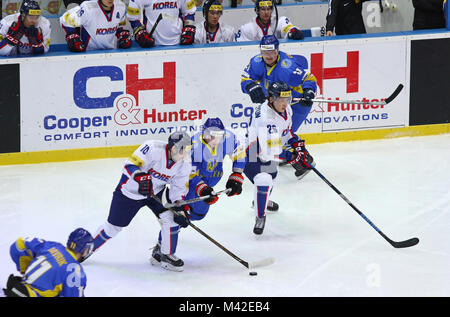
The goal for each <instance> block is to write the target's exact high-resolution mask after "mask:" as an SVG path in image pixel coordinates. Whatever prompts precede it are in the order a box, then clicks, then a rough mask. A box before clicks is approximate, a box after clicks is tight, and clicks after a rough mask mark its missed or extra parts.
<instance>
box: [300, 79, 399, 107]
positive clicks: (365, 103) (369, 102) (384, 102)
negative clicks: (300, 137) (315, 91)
mask: <svg viewBox="0 0 450 317" xmlns="http://www.w3.org/2000/svg"><path fill="white" fill-rule="evenodd" d="M402 89H403V85H402V84H400V85H398V86H397V88H396V89H395V90H394V92H393V93H392V94H391V95H390V96H389V97H387V98H386V99H384V100H382V101H359V100H336V99H335V100H329V99H322V98H320V99H312V100H311V101H313V102H325V103H348V104H352V105H381V106H384V105H387V104H388V103H390V102H392V100H394V99H395V98H396V97H397V96H398V94H399V93H400V92H401V91H402ZM292 100H293V101H304V100H305V99H304V98H292Z"/></svg>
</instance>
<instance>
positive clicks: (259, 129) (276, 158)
mask: <svg viewBox="0 0 450 317" xmlns="http://www.w3.org/2000/svg"><path fill="white" fill-rule="evenodd" d="M268 94H269V97H268V100H267V101H266V102H264V103H263V104H260V105H259V106H257V107H256V109H255V111H254V113H253V116H252V118H251V121H250V124H249V128H248V132H247V133H248V134H247V137H248V144H249V145H248V148H247V158H248V161H247V164H246V165H245V168H244V174H245V175H246V176H247V177H248V179H249V180H250V181H251V182H252V183H253V184H254V186H255V194H254V207H255V211H256V222H255V227H254V228H253V232H254V233H255V234H258V235H260V234H262V233H263V230H264V225H265V222H266V208H267V204H268V202H269V197H270V194H271V192H272V188H273V181H274V179H275V178H276V176H277V172H278V164H279V163H280V162H282V161H284V160H287V162H288V163H289V164H291V165H292V166H294V168H295V167H298V168H311V166H310V165H309V164H308V162H307V160H306V156H307V153H308V152H307V150H306V149H305V146H304V141H303V140H300V139H299V137H298V136H297V135H296V134H294V133H293V132H292V109H291V106H290V105H289V104H290V102H291V100H292V93H291V89H290V88H289V86H288V85H287V84H286V83H284V82H273V83H270V84H269V88H268ZM283 146H285V147H286V148H285V149H283Z"/></svg>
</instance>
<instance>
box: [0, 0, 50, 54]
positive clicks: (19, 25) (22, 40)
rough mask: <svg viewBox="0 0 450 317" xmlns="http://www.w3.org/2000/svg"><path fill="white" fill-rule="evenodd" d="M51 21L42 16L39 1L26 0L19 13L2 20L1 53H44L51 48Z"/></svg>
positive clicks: (0, 33)
mask: <svg viewBox="0 0 450 317" xmlns="http://www.w3.org/2000/svg"><path fill="white" fill-rule="evenodd" d="M50 33H51V30H50V21H49V20H47V19H46V18H45V17H43V16H41V9H40V7H39V4H38V2H36V1H33V0H24V1H23V2H22V4H21V6H20V10H19V13H15V14H10V15H8V16H6V17H5V18H4V19H3V20H1V22H0V55H3V56H9V55H21V54H24V55H26V54H33V55H37V54H43V53H47V52H48V50H49V49H50Z"/></svg>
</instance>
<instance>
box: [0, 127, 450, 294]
mask: <svg viewBox="0 0 450 317" xmlns="http://www.w3.org/2000/svg"><path fill="white" fill-rule="evenodd" d="M309 150H310V152H311V153H312V155H313V156H314V158H315V161H316V162H317V166H316V167H317V169H318V170H319V171H320V172H322V174H324V175H325V177H327V178H328V179H329V180H330V181H331V182H332V183H333V184H334V185H335V186H336V187H337V188H338V189H339V190H340V191H342V192H343V193H344V195H346V196H347V197H348V198H349V199H350V200H351V201H352V202H353V203H354V204H355V205H356V206H357V207H358V208H359V209H360V210H361V211H362V212H363V213H364V214H365V215H366V216H367V217H369V218H370V219H371V220H372V221H373V222H374V223H375V224H376V225H377V226H378V227H379V228H380V229H381V230H382V231H383V232H384V233H385V234H386V235H388V236H389V237H390V238H391V239H393V240H396V241H399V240H406V239H408V238H411V237H416V236H417V237H419V238H420V243H419V244H418V245H416V246H414V247H411V248H406V249H395V248H393V247H392V246H391V245H389V244H388V243H387V242H386V241H385V240H384V239H383V238H382V237H381V236H380V235H379V234H378V233H377V232H376V231H375V230H374V229H373V228H372V227H370V226H369V225H368V223H366V222H365V221H364V220H363V219H362V218H361V217H360V216H359V215H358V214H357V213H356V212H355V211H354V210H353V209H351V207H350V206H349V205H348V204H347V203H346V202H345V201H344V200H343V199H341V197H339V196H338V195H337V194H336V193H335V192H333V191H332V189H331V188H330V187H328V185H326V184H325V183H324V182H323V181H322V180H321V179H320V178H319V177H318V176H317V175H315V174H314V173H313V172H311V173H310V174H308V175H307V176H306V177H305V178H304V179H303V180H301V181H297V180H296V179H295V177H294V172H293V169H292V168H291V167H289V166H287V167H282V168H280V171H279V175H278V178H277V183H276V185H275V188H274V190H273V193H272V197H271V198H272V199H273V200H274V201H276V202H278V203H279V204H280V210H279V211H278V212H276V213H270V214H268V216H267V218H268V219H267V223H266V228H265V231H264V234H263V235H262V236H260V237H257V236H255V235H254V234H253V232H252V229H253V225H254V217H255V216H254V213H253V211H252V210H251V208H250V205H251V201H252V197H253V187H252V185H251V183H250V182H249V181H248V180H247V181H246V182H245V184H244V190H243V194H242V195H240V196H237V197H221V198H220V199H219V202H218V203H217V204H215V205H214V206H212V208H211V210H210V212H209V214H208V215H207V217H206V218H205V219H203V220H202V221H200V222H196V223H195V224H196V225H197V226H198V227H199V228H201V229H202V230H204V231H205V232H206V233H208V234H209V235H211V236H212V237H213V238H214V239H216V240H217V241H218V242H220V243H221V244H223V245H224V246H225V247H226V248H228V249H229V250H230V251H232V252H233V253H235V254H236V255H238V256H239V257H241V258H242V259H244V260H246V261H256V260H260V259H262V258H265V257H269V256H273V257H275V259H276V261H275V263H274V264H272V265H270V266H267V267H263V268H258V269H256V270H255V271H257V272H258V275H257V276H249V274H248V270H247V269H246V268H245V267H244V266H242V265H241V264H240V263H238V262H237V261H235V260H234V259H233V258H231V257H230V256H229V255H227V254H226V253H224V252H223V251H222V250H220V249H219V248H218V247H216V246H215V245H213V244H212V243H211V242H210V241H208V240H207V239H205V238H204V237H203V236H201V235H200V234H199V233H198V232H196V231H194V230H193V229H192V228H187V229H184V230H182V232H181V233H180V237H179V244H178V250H177V255H178V256H179V257H180V258H182V259H183V260H184V262H185V267H184V272H181V273H180V272H170V271H166V270H164V269H162V268H160V267H156V266H151V265H150V264H149V262H148V259H149V256H150V254H151V251H150V250H149V249H150V248H151V247H153V246H154V244H155V242H156V238H157V234H158V232H159V224H158V222H157V220H156V219H155V216H154V215H153V214H152V213H151V212H150V211H149V210H148V209H142V210H141V211H140V212H139V213H138V215H137V216H136V217H135V218H134V219H133V221H132V222H131V224H130V226H129V227H127V228H125V229H124V230H123V231H122V232H121V233H120V234H119V235H118V236H116V237H115V238H114V239H112V240H110V241H109V242H107V243H106V244H105V245H104V246H103V247H101V248H100V249H99V251H98V252H97V253H96V254H94V255H93V256H92V257H91V258H89V260H87V261H86V262H85V263H83V267H84V268H85V271H86V274H87V278H88V285H87V288H86V292H85V294H86V296H199V297H201V296H226V297H227V296H238V297H247V296H251V297H253V296H264V297H265V296H275V297H279V296H285V297H290V296H450V243H449V232H450V231H449V228H450V134H446V135H439V136H428V137H412V138H398V139H389V140H377V141H359V142H346V143H330V144H320V145H310V146H309ZM122 163H123V159H103V160H91V161H77V162H67V163H45V164H34V165H15V166H2V167H0V232H1V234H0V284H1V285H4V284H5V283H6V279H7V277H8V275H9V274H10V273H12V272H15V266H14V264H13V263H12V261H11V260H10V257H9V246H10V245H11V243H13V242H14V241H15V239H17V238H18V237H19V236H29V237H40V238H44V239H47V240H53V241H59V242H62V243H64V244H65V242H66V241H67V236H68V234H69V233H70V232H71V231H72V230H73V229H75V228H77V227H84V228H86V229H88V230H89V231H90V232H91V233H92V234H94V233H95V231H96V230H97V228H98V226H99V225H100V224H102V223H103V222H104V221H105V220H106V218H107V216H108V210H109V205H110V200H111V194H112V192H113V190H114V188H115V186H116V184H117V182H118V181H119V178H120V172H121V166H122ZM230 169H231V164H230V162H229V160H228V159H227V162H226V164H225V175H226V176H228V174H229V171H230ZM226 178H227V177H224V178H223V180H222V181H221V182H220V183H219V184H218V186H217V187H216V188H217V189H222V188H224V184H225V181H226ZM16 273H17V272H16Z"/></svg>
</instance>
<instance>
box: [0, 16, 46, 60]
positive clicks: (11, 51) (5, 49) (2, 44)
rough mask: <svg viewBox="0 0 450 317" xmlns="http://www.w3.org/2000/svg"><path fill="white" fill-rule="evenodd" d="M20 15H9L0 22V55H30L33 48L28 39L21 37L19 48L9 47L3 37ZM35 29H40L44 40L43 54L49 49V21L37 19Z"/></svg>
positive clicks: (24, 36) (41, 17)
mask: <svg viewBox="0 0 450 317" xmlns="http://www.w3.org/2000/svg"><path fill="white" fill-rule="evenodd" d="M19 15H20V13H15V14H10V15H7V16H6V17H4V18H3V20H1V22H0V55H3V56H9V55H17V54H31V53H32V50H33V48H32V47H31V46H30V44H29V43H30V42H29V41H28V37H27V36H26V35H23V36H22V38H21V39H20V42H21V45H20V46H19V47H17V46H15V45H10V44H8V43H7V42H6V40H5V36H6V34H8V30H9V28H10V27H11V25H12V24H13V23H14V22H16V21H18V20H19ZM37 27H39V28H41V31H42V36H43V38H44V53H47V52H48V50H49V49H50V34H51V30H50V21H49V20H48V19H46V18H45V17H43V16H40V17H39V22H38V24H37Z"/></svg>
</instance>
